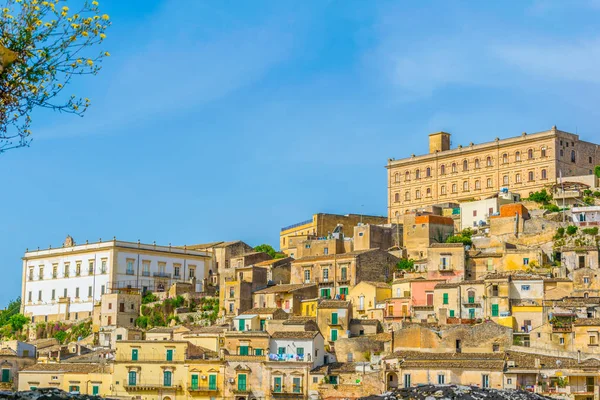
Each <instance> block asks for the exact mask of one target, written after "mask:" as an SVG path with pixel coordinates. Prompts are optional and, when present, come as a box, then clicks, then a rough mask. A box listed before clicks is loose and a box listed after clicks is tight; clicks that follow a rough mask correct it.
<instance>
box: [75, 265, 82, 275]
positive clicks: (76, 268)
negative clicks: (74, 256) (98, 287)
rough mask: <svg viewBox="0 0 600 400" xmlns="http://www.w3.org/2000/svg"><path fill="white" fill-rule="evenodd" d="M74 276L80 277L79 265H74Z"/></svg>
mask: <svg viewBox="0 0 600 400" xmlns="http://www.w3.org/2000/svg"><path fill="white" fill-rule="evenodd" d="M75 276H81V263H80V262H78V263H77V264H75Z"/></svg>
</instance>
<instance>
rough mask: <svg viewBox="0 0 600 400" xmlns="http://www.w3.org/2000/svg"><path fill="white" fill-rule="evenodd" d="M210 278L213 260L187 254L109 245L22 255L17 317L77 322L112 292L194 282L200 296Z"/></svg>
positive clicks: (70, 244) (155, 247) (167, 248)
mask: <svg viewBox="0 0 600 400" xmlns="http://www.w3.org/2000/svg"><path fill="white" fill-rule="evenodd" d="M212 273H213V266H212V255H211V253H208V252H204V251H195V250H187V249H186V248H179V247H171V246H158V245H155V244H142V243H139V242H138V243H134V242H124V241H119V240H110V241H105V242H98V243H86V244H83V245H76V244H75V243H74V241H73V239H72V238H71V237H70V236H69V237H67V239H66V240H65V243H64V244H63V246H62V247H60V248H48V249H45V250H34V251H27V252H26V253H25V256H24V257H23V281H22V282H23V284H22V291H21V299H22V305H21V312H22V313H23V314H25V315H28V316H30V317H31V318H32V321H33V322H35V321H37V320H44V321H52V320H58V321H60V320H80V319H83V318H87V317H90V316H91V315H92V311H93V306H94V303H95V302H98V301H100V298H101V296H102V295H103V294H104V293H109V292H110V291H111V290H112V289H116V288H138V289H140V290H141V291H142V292H144V291H147V290H150V291H164V290H168V289H169V287H170V285H171V284H172V283H174V282H178V281H184V282H194V283H195V284H196V290H197V291H202V284H203V282H204V279H205V278H207V277H208V276H209V275H211V274H212Z"/></svg>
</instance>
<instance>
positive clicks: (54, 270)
mask: <svg viewBox="0 0 600 400" xmlns="http://www.w3.org/2000/svg"><path fill="white" fill-rule="evenodd" d="M57 277H58V265H56V264H54V265H52V279H56V278H57Z"/></svg>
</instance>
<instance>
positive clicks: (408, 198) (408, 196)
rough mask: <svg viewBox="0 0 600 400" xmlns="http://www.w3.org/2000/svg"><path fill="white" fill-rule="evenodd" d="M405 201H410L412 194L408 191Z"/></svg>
mask: <svg viewBox="0 0 600 400" xmlns="http://www.w3.org/2000/svg"><path fill="white" fill-rule="evenodd" d="M404 200H406V201H409V200H410V192H409V191H408V190H407V191H406V192H405V193H404Z"/></svg>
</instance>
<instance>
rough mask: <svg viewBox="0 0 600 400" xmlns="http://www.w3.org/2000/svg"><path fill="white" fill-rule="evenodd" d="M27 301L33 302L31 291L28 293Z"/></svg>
mask: <svg viewBox="0 0 600 400" xmlns="http://www.w3.org/2000/svg"><path fill="white" fill-rule="evenodd" d="M27 301H28V302H31V301H32V300H31V291H29V293H27Z"/></svg>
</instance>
